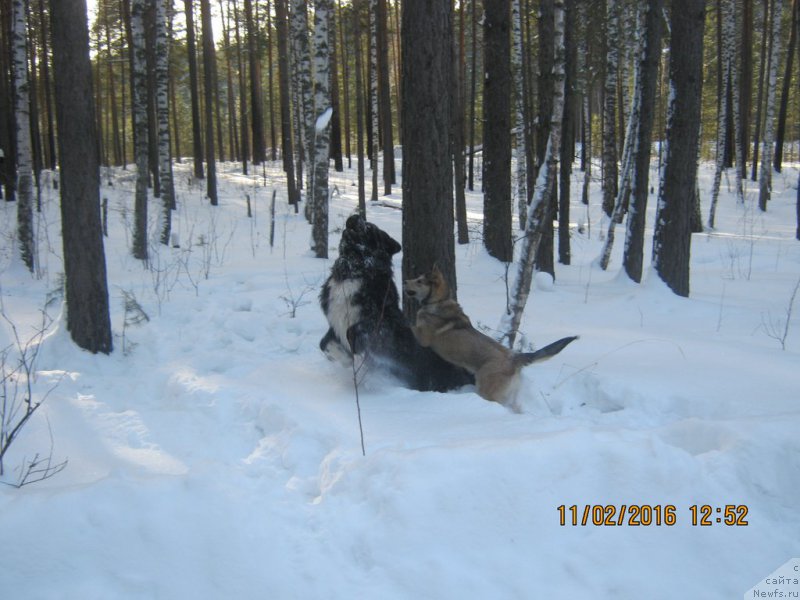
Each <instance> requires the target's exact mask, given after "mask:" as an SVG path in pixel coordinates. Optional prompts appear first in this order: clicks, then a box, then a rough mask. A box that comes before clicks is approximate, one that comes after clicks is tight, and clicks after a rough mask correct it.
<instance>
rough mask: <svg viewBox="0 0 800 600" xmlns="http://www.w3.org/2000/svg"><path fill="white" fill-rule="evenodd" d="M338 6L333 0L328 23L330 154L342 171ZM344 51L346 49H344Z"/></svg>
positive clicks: (339, 170) (336, 168) (334, 166)
mask: <svg viewBox="0 0 800 600" xmlns="http://www.w3.org/2000/svg"><path fill="white" fill-rule="evenodd" d="M336 22H337V20H336V6H335V4H334V3H333V0H331V8H330V16H329V23H328V47H329V48H330V82H331V85H330V88H331V89H330V96H331V107H332V108H333V116H332V117H331V131H330V138H331V143H330V147H331V150H330V155H331V159H333V168H334V169H335V170H336V171H337V172H339V173H341V172H342V171H344V163H343V162H342V123H341V119H340V116H341V109H342V105H341V102H340V101H339V64H338V58H337V53H338V51H337V45H338V44H337V43H336V37H337V36H336ZM342 52H344V49H342Z"/></svg>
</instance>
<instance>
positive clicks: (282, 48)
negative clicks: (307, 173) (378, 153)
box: [275, 0, 300, 213]
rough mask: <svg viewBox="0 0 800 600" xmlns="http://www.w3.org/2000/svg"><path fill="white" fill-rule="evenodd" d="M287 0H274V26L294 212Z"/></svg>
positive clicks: (297, 201) (288, 183)
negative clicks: (276, 38)
mask: <svg viewBox="0 0 800 600" xmlns="http://www.w3.org/2000/svg"><path fill="white" fill-rule="evenodd" d="M288 12H289V9H288V7H287V0H275V21H276V23H275V27H276V33H277V35H278V80H279V83H278V85H279V86H280V96H281V144H282V149H283V170H284V172H285V173H286V187H287V190H288V195H289V204H292V205H293V206H294V211H295V213H296V212H297V211H298V208H299V205H300V190H298V189H297V183H296V181H295V177H294V150H293V148H292V115H291V107H290V99H291V96H290V93H289V24H288V18H289V15H288Z"/></svg>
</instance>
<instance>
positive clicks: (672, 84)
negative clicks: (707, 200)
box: [653, 0, 706, 296]
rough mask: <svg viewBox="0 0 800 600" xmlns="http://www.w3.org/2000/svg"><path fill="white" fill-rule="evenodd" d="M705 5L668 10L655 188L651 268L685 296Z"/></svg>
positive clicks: (691, 2)
mask: <svg viewBox="0 0 800 600" xmlns="http://www.w3.org/2000/svg"><path fill="white" fill-rule="evenodd" d="M705 4H706V2H705V0H680V1H676V2H674V3H673V5H672V10H671V12H670V36H671V37H670V60H669V106H668V109H667V141H666V159H665V164H664V173H663V177H662V179H661V184H660V186H659V192H658V210H657V214H656V224H655V234H654V243H653V266H654V267H655V270H656V272H658V274H659V276H660V277H661V279H662V280H663V281H664V282H665V283H666V284H667V285H668V286H669V287H670V288H671V289H672V291H674V292H675V293H676V294H677V295H679V296H688V295H689V255H690V250H691V239H692V236H691V223H690V220H691V213H692V204H693V199H694V187H695V182H696V181H697V161H698V153H697V149H698V141H699V137H700V110H701V99H702V88H703V60H702V58H703V29H704V25H705Z"/></svg>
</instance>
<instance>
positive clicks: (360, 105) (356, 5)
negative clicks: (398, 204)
mask: <svg viewBox="0 0 800 600" xmlns="http://www.w3.org/2000/svg"><path fill="white" fill-rule="evenodd" d="M361 5H362V3H361V2H360V1H358V0H354V1H353V38H354V40H353V41H354V46H355V55H356V60H355V67H356V93H355V96H356V154H357V161H358V212H359V214H360V215H361V216H362V217H364V218H366V216H367V202H366V200H367V198H366V196H367V194H366V186H365V184H364V170H365V168H364V95H363V94H362V93H361V86H362V84H363V82H362V81H361V73H362V72H363V65H362V64H361V62H362V61H361Z"/></svg>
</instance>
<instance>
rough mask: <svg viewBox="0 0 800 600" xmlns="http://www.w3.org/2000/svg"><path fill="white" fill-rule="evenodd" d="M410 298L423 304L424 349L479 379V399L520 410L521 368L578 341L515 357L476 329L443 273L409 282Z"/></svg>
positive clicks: (420, 333) (420, 331)
mask: <svg viewBox="0 0 800 600" xmlns="http://www.w3.org/2000/svg"><path fill="white" fill-rule="evenodd" d="M403 289H404V291H405V293H406V295H407V296H409V297H411V298H416V299H417V300H419V301H420V303H421V307H420V309H419V311H418V312H417V322H416V325H414V326H413V327H412V328H411V329H412V331H413V332H414V336H415V337H416V338H417V341H418V342H419V343H420V345H421V346H425V347H430V348H432V349H433V351H434V352H436V354H438V355H439V356H441V357H442V358H443V359H444V360H446V361H447V362H450V363H453V364H454V365H457V366H459V367H463V368H465V369H466V370H467V371H469V372H470V373H472V374H473V375H475V383H476V385H477V388H478V394H480V395H481V397H483V398H485V399H486V400H491V401H493V402H499V403H500V404H504V405H507V406H509V407H510V408H512V409H517V408H518V407H517V405H516V399H515V396H516V391H517V388H518V385H519V372H520V369H522V367H524V366H526V365H529V364H531V363H534V362H538V361H542V360H547V359H548V358H552V357H553V356H555V355H556V354H558V353H559V352H561V350H563V349H564V347H565V346H566V345H567V344H569V343H570V342H572V341H573V340H575V339H577V336H571V337H565V338H562V339H560V340H558V341H557V342H553V343H552V344H549V345H547V346H545V347H544V348H542V349H540V350H537V351H536V352H524V353H515V352H512V351H511V350H509V349H508V348H506V347H505V346H503V345H502V344H500V343H499V342H497V341H496V340H493V339H492V338H490V337H489V336H487V335H484V334H483V333H481V332H480V331H478V330H477V329H475V328H474V327H473V326H472V323H471V322H470V320H469V317H468V316H467V315H465V314H464V311H463V310H462V309H461V306H460V305H459V304H458V302H456V301H455V300H453V299H452V298H451V297H450V288H449V286H448V285H447V282H446V281H445V279H444V276H443V275H442V273H441V272H440V271H439V269H438V268H436V267H434V268H433V271H431V272H430V273H427V274H425V275H422V276H421V277H417V278H416V279H408V280H406V281H405V283H404V285H403Z"/></svg>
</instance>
